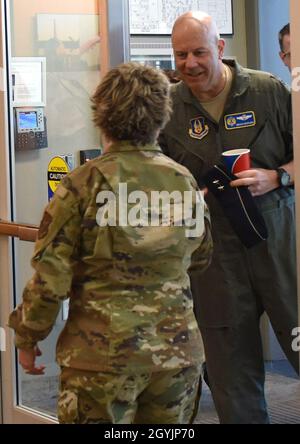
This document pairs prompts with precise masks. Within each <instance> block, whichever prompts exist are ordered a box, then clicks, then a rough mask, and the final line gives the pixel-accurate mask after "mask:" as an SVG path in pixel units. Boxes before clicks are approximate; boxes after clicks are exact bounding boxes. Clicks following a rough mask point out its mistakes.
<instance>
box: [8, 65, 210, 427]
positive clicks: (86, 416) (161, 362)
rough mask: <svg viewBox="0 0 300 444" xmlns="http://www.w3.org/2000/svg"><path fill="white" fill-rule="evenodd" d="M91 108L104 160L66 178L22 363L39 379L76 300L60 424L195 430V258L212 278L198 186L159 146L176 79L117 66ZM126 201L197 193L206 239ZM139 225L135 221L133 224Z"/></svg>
mask: <svg viewBox="0 0 300 444" xmlns="http://www.w3.org/2000/svg"><path fill="white" fill-rule="evenodd" d="M93 109H94V121H95V123H96V125H97V126H98V127H99V128H100V129H101V131H102V134H103V135H104V138H105V140H106V146H105V150H104V155H102V156H101V157H98V158H97V159H94V160H92V161H90V162H88V163H86V164H85V165H84V166H82V167H80V168H77V169H76V170H74V171H73V172H72V173H71V174H70V175H69V176H67V177H66V178H65V179H64V180H63V181H62V183H61V185H60V186H59V188H58V190H57V192H56V194H55V195H54V197H53V199H52V200H51V202H50V204H49V205H48V207H47V208H46V210H45V213H44V217H43V220H42V222H41V226H40V230H39V235H38V240H37V243H36V247H35V252H34V256H33V259H32V266H33V267H34V269H35V271H36V273H35V275H34V277H33V279H31V280H30V281H29V283H28V284H27V286H26V288H25V290H24V295H23V302H22V304H21V305H19V306H18V307H17V308H16V309H15V310H14V312H13V313H12V314H11V316H10V326H11V327H12V328H13V329H14V330H15V332H16V336H15V344H16V346H17V347H18V349H19V361H20V364H21V365H22V366H23V368H24V369H25V371H26V372H27V373H30V374H41V373H43V371H44V367H43V366H41V367H37V366H36V364H35V359H36V356H37V355H38V354H39V349H38V346H37V343H38V341H41V340H43V339H44V338H45V337H46V336H47V335H48V334H49V333H50V331H51V329H52V327H53V325H54V322H55V319H56V316H57V314H58V312H59V309H60V305H61V302H62V301H63V300H65V299H67V298H70V311H69V317H68V320H67V322H66V325H65V327H64V329H63V331H62V333H61V335H60V337H59V340H58V344H57V362H58V364H59V365H60V366H61V391H60V397H59V403H58V417H59V420H60V422H61V423H115V424H125V423H146V424H147V423H148V424H150V423H182V424H184V423H189V422H190V421H191V420H192V417H193V414H194V411H195V407H196V404H197V402H196V399H197V392H198V389H199V375H200V366H201V363H202V361H203V347H202V341H201V337H200V333H199V330H198V328H197V324H196V321H195V318H194V314H193V303H192V296H191V292H190V282H189V278H188V274H187V270H188V268H189V266H190V263H191V255H192V253H193V252H194V251H195V250H197V251H196V252H195V259H194V261H193V267H202V268H203V269H204V268H205V267H206V266H207V265H208V263H209V260H210V256H211V249H212V247H211V239H210V229H209V222H208V215H207V210H206V207H205V204H204V201H203V198H202V196H201V197H200V198H199V193H197V192H196V190H197V185H196V183H195V181H194V179H193V177H192V176H191V174H190V173H189V172H188V171H187V170H186V169H185V168H184V167H182V166H180V165H178V164H177V163H175V162H174V161H173V160H171V159H169V158H168V157H166V156H165V155H164V154H163V153H162V152H161V150H160V148H159V146H158V145H157V144H156V138H157V135H158V132H159V130H160V129H161V128H162V127H163V126H164V125H165V123H166V121H167V119H168V116H169V112H170V99H169V85H168V80H167V78H166V77H165V76H164V74H162V73H161V72H159V71H157V70H154V69H152V68H149V67H144V66H141V65H138V64H134V63H129V64H124V65H120V66H119V67H117V68H115V69H113V70H112V71H110V72H109V73H108V74H107V75H106V76H105V77H104V79H103V81H102V82H101V83H100V85H99V87H98V89H97V90H96V93H95V95H94V97H93ZM125 191H126V193H127V194H128V195H131V197H132V196H133V194H130V193H139V194H138V196H141V193H143V194H142V197H143V196H144V198H145V196H146V198H148V197H149V198H151V196H152V194H151V193H152V192H153V191H159V192H168V193H173V192H177V193H178V192H180V193H182V194H184V193H185V192H191V196H193V199H192V201H191V203H192V205H191V207H192V209H193V212H196V211H197V221H196V222H197V223H198V224H199V222H200V230H198V233H197V235H195V234H193V235H188V233H189V231H187V230H186V227H185V226H184V224H181V225H180V224H178V220H176V214H175V213H176V212H175V211H174V212H173V213H172V214H173V216H172V217H173V219H172V218H171V223H169V224H164V223H163V221H164V217H165V215H164V212H163V211H164V208H163V206H162V205H160V204H159V205H158V206H155V207H154V208H153V205H152V206H151V204H149V201H148V203H147V199H146V204H145V200H144V204H145V205H142V200H139V199H142V198H141V197H139V198H138V199H137V198H135V200H130V199H128V198H127V195H126V196H125V195H124V192H125ZM197 196H198V200H197V199H196V198H197ZM113 197H115V199H114V198H113ZM122 198H123V200H122ZM124 199H125V200H124ZM137 202H139V206H138V208H139V210H137V205H133V204H134V203H137ZM171 206H172V208H173V207H174V206H175V204H174V202H172V205H171ZM125 210H127V211H125ZM139 212H140V213H143V214H144V216H145V214H146V215H149V214H150V213H151V217H152V216H153V215H154V216H156V219H155V217H154V219H155V221H156V222H158V223H156V224H151V223H146V222H145V218H141V215H140V218H138V217H137V216H138V213H139ZM133 214H135V215H136V219H138V221H137V223H131V224H130V223H129V222H130V221H131V222H132V215H133ZM113 216H114V217H113ZM130 216H131V217H130ZM113 219H114V220H113ZM105 222H107V223H105ZM151 222H152V220H151ZM153 225H155V226H153Z"/></svg>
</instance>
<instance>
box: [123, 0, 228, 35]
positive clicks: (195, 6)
mask: <svg viewBox="0 0 300 444" xmlns="http://www.w3.org/2000/svg"><path fill="white" fill-rule="evenodd" d="M129 10H130V33H131V34H171V31H172V27H173V24H174V22H175V20H176V18H177V17H179V16H180V15H181V14H184V13H185V12H187V11H205V12H207V13H208V14H209V15H211V16H212V17H213V18H214V20H215V21H216V23H217V25H218V28H219V31H220V33H221V34H232V33H233V24H232V0H177V1H176V0H129Z"/></svg>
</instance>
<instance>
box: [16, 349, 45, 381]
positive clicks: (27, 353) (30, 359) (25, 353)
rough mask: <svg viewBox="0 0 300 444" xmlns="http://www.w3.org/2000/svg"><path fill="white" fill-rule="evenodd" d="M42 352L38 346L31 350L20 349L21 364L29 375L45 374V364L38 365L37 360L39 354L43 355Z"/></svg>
mask: <svg viewBox="0 0 300 444" xmlns="http://www.w3.org/2000/svg"><path fill="white" fill-rule="evenodd" d="M41 355H42V352H41V350H40V349H39V348H38V346H36V347H34V348H32V349H31V350H22V349H20V350H19V364H20V365H21V366H22V367H23V370H24V371H25V373H27V374H28V375H44V374H45V372H44V370H45V366H44V365H40V366H39V367H36V365H35V360H36V357H37V356H41Z"/></svg>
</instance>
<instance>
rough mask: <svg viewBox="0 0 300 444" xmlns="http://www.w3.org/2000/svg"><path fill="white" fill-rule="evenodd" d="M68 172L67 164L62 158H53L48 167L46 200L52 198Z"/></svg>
mask: <svg viewBox="0 0 300 444" xmlns="http://www.w3.org/2000/svg"><path fill="white" fill-rule="evenodd" d="M69 172H70V168H69V166H68V164H67V162H66V161H65V160H64V159H63V158H62V157H59V156H57V157H53V159H51V161H50V163H49V165H48V198H49V200H50V199H51V198H52V197H53V194H54V193H55V191H56V189H57V187H58V185H59V184H60V181H61V180H62V179H63V178H64V177H65V176H66V175H67V174H69Z"/></svg>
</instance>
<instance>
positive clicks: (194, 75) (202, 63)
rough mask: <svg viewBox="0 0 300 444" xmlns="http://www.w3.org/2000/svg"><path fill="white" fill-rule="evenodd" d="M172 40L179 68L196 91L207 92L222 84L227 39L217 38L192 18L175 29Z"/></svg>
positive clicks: (182, 75) (187, 82) (184, 78)
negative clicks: (221, 61) (225, 41)
mask: <svg viewBox="0 0 300 444" xmlns="http://www.w3.org/2000/svg"><path fill="white" fill-rule="evenodd" d="M172 43H173V49H174V56H175V62H176V67H177V70H178V71H179V72H180V77H181V78H182V80H183V81H184V82H185V83H186V85H187V86H188V87H189V88H190V89H191V90H192V91H198V92H200V93H206V92H210V91H212V90H214V89H215V88H218V82H219V81H220V79H221V81H222V77H220V73H221V65H220V60H221V59H222V56H223V52H224V41H223V40H219V41H217V39H216V37H215V36H210V35H209V33H208V32H205V29H204V28H203V27H202V26H201V25H200V24H198V23H196V22H194V21H188V22H187V24H185V23H183V24H182V25H181V26H180V27H177V29H175V30H174V33H173V36H172Z"/></svg>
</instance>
